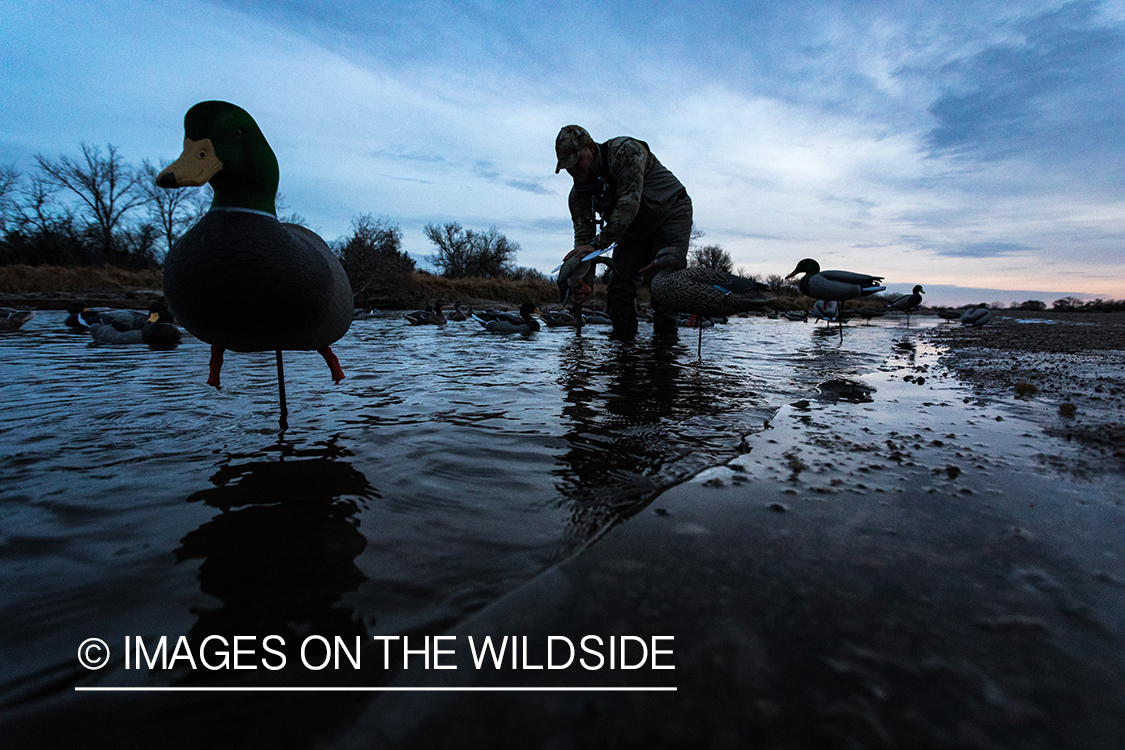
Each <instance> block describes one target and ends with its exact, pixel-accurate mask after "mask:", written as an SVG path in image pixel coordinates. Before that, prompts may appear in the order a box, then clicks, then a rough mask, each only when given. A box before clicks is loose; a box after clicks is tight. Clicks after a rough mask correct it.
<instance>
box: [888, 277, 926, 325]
mask: <svg viewBox="0 0 1125 750" xmlns="http://www.w3.org/2000/svg"><path fill="white" fill-rule="evenodd" d="M925 293H926V291H925V290H924V289H922V285H921V284H915V285H914V291H913V292H912V293H911V294H908V295H905V294H904V295H903V296H901V297H899V298H898V299H896V300H894V301H893V302H891V303H890V304H889V305H887V307H889V308H890V309H892V310H901V311H903V312H904V313H906V323H907V325H909V324H910V311H911V310H913V309H914V308H915V307H918V306H919V305H921V304H922V295H923V294H925Z"/></svg>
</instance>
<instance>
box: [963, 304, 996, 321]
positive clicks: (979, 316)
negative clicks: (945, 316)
mask: <svg viewBox="0 0 1125 750" xmlns="http://www.w3.org/2000/svg"><path fill="white" fill-rule="evenodd" d="M990 320H992V311H991V310H989V309H988V305H987V304H985V303H984V302H981V303H980V304H979V305H977V306H976V307H972V308H969V309H968V310H966V311H965V314H964V315H962V316H961V325H965V326H974V327H979V326H982V325H984V324H985V323H987V322H988V321H990Z"/></svg>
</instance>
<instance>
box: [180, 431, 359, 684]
mask: <svg viewBox="0 0 1125 750" xmlns="http://www.w3.org/2000/svg"><path fill="white" fill-rule="evenodd" d="M267 450H268V452H269V453H273V452H274V451H276V450H278V448H273V447H271V448H269V449H267ZM341 453H345V452H344V451H342V450H341V449H339V448H337V447H336V446H335V445H333V444H332V441H329V445H328V448H327V449H320V448H310V449H296V448H294V447H293V446H291V445H282V446H280V454H281V458H282V460H266V459H264V458H263V459H261V460H250V461H236V460H232V458H230V457H228V458H226V459H224V460H223V461H222V462H221V463H220V464H219V466H218V467H217V470H216V471H215V473H214V474H213V475H212V476H211V478H210V484H211V485H212V486H211V487H209V488H207V489H202V490H199V491H197V492H194V493H192V494H191V495H190V496H188V498H187V501H188V502H189V503H195V502H202V503H205V504H206V505H208V506H210V507H213V508H217V509H219V510H221V511H222V512H221V513H219V514H217V515H215V516H214V517H213V518H211V519H209V520H207V521H206V522H204V523H203V524H202V525H200V526H199V527H198V528H197V529H195V530H194V531H191V532H189V533H188V534H186V535H185V536H184V537H183V539H181V541H180V545H179V547H178V548H177V549H176V550H175V553H174V554H175V557H176V560H177V561H178V562H182V561H187V560H193V559H195V560H200V561H201V562H200V564H199V586H200V590H201V591H202V592H203V593H204V594H208V595H210V596H213V597H215V598H216V600H217V601H218V604H217V606H216V605H210V606H206V607H200V608H198V609H196V610H194V611H195V613H196V615H197V617H198V620H197V622H196V623H195V624H194V625H193V626H192V628H191V629H190V631H189V633H188V637H189V639H191V640H192V641H195V642H196V643H198V642H200V641H201V640H202V639H204V638H206V637H207V636H209V635H212V634H228V633H270V634H278V635H282V636H283V637H284V644H283V645H278V648H280V649H281V650H282V651H283V652H284V651H288V650H289V649H291V648H295V647H296V645H297V644H299V643H300V641H301V639H300V638H299V637H290V636H297V634H298V633H300V632H306V631H311V632H320V633H335V634H337V635H358V636H361V637H365V636H366V632H365V628H364V625H363V622H362V619H361V618H360V617H358V616H357V614H356V612H355V611H354V609H353V608H351V607H350V606H347V605H342V604H341V601H340V600H341V599H342V598H343V597H344V596H345V595H346V594H347V593H349V592H352V591H355V590H356V589H357V588H358V587H359V586H360V584H361V583H363V581H364V580H365V579H366V577H365V575H364V574H363V572H362V571H361V570H360V569H359V568H358V567H357V566H356V563H355V561H356V558H357V557H359V555H360V554H361V553H362V552H363V550H364V549H365V547H366V546H367V540H366V538H365V537H364V535H363V534H362V533H361V532H360V531H359V529H358V528H357V527H358V525H359V524H358V513H359V511H360V510H361V503H364V502H365V501H367V500H371V499H374V498H377V497H378V496H379V495H378V492H377V491H376V490H375V489H374V488H373V487H372V486H371V484H370V483H369V482H368V480H367V478H366V477H365V476H364V475H363V474H362V473H361V472H360V471H358V470H357V469H356V468H355V467H354V466H353V465H352V464H351V463H349V462H347V461H342V460H336V459H335V456H336V455H339V454H341ZM345 454H346V453H345ZM293 656H294V657H296V654H294V655H293ZM293 663H298V662H296V661H295V660H294V662H293Z"/></svg>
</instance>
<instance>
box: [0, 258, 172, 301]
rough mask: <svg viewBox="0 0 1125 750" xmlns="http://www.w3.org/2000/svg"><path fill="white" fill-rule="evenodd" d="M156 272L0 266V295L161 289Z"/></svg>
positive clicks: (98, 268) (112, 267) (159, 279)
mask: <svg viewBox="0 0 1125 750" xmlns="http://www.w3.org/2000/svg"><path fill="white" fill-rule="evenodd" d="M162 286H163V281H162V277H161V273H160V271H159V270H158V269H149V270H146V271H126V270H124V269H121V268H117V267H116V266H109V265H106V266H100V267H92V266H91V267H79V266H74V267H62V266H0V293H3V294H51V293H57V292H62V293H76V292H89V291H105V290H111V289H160V288H161V287H162Z"/></svg>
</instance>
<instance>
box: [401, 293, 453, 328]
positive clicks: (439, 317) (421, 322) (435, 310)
mask: <svg viewBox="0 0 1125 750" xmlns="http://www.w3.org/2000/svg"><path fill="white" fill-rule="evenodd" d="M444 304H445V300H443V299H439V300H438V301H437V302H435V303H434V306H433V307H427V308H426V309H425V310H415V311H414V312H408V313H403V314H402V317H404V318H406V320H407V321H408V322H409V323H410V325H412V326H426V325H430V326H443V325H445V313H443V312H442V311H441V308H442V306H443V305H444Z"/></svg>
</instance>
